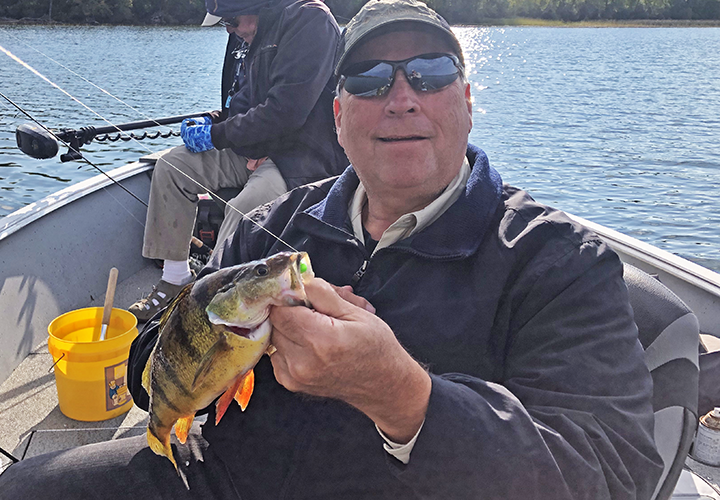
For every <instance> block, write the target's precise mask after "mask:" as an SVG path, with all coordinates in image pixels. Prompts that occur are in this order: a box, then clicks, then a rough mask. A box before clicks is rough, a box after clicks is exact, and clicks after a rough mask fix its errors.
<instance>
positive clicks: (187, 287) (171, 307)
mask: <svg viewBox="0 0 720 500" xmlns="http://www.w3.org/2000/svg"><path fill="white" fill-rule="evenodd" d="M194 284H195V282H194V281H191V282H190V283H188V284H187V285H185V286H184V287H183V289H182V290H180V293H179V294H178V296H177V297H175V298H174V299H173V301H172V302H170V304H169V305H168V306H167V308H166V309H165V312H164V313H163V314H162V316H160V328H162V327H163V325H164V324H165V323H167V320H168V318H169V317H170V315H171V314H172V312H173V311H174V310H175V308H176V307H177V305H178V304H179V303H180V301H181V300H183V299H184V298H185V297H186V296H188V295H190V291H191V290H192V287H193V285H194Z"/></svg>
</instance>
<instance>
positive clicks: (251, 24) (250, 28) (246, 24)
mask: <svg viewBox="0 0 720 500" xmlns="http://www.w3.org/2000/svg"><path fill="white" fill-rule="evenodd" d="M258 19H259V16H256V15H246V16H237V17H235V19H234V22H235V23H237V26H236V27H234V28H233V27H232V26H226V27H225V29H226V30H227V32H228V33H235V35H236V36H239V37H240V38H242V39H243V40H245V41H246V42H247V43H252V41H253V38H255V33H257V27H258Z"/></svg>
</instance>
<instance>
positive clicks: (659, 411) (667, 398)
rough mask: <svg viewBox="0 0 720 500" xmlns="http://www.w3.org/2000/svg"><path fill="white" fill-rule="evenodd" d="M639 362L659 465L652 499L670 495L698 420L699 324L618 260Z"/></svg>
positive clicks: (658, 287)
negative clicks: (649, 397)
mask: <svg viewBox="0 0 720 500" xmlns="http://www.w3.org/2000/svg"><path fill="white" fill-rule="evenodd" d="M624 267H625V270H624V278H625V282H626V283H627V286H628V292H629V296H630V304H631V305H632V308H633V312H634V314H635V323H636V324H637V326H638V333H639V337H640V342H641V343H642V345H643V348H644V349H645V363H646V364H647V366H648V368H649V370H650V373H651V375H652V379H653V386H654V390H653V410H654V412H655V444H656V446H657V448H658V452H659V453H660V455H661V456H662V459H663V462H664V469H663V473H662V476H661V477H660V481H659V482H658V485H657V487H656V488H655V493H654V494H653V497H652V498H653V500H667V499H669V498H670V497H671V495H672V493H673V489H674V488H675V484H676V483H677V481H678V478H679V477H680V473H681V472H682V468H683V465H684V464H685V458H686V456H687V454H688V451H689V450H690V446H691V444H692V441H693V438H694V436H695V430H696V427H697V422H698V415H697V408H698V377H699V368H698V348H699V345H700V328H699V324H698V320H697V317H696V316H695V314H694V313H693V312H692V311H691V310H690V308H689V307H688V306H687V305H686V304H685V303H684V302H683V301H682V300H681V299H680V298H679V297H678V296H677V295H675V294H674V293H673V292H672V291H670V289H669V288H667V287H666V286H665V285H663V284H662V283H661V282H660V281H659V280H657V279H656V278H654V277H652V276H650V275H649V274H647V273H645V272H644V271H641V270H640V269H638V268H636V267H634V266H631V265H629V264H624Z"/></svg>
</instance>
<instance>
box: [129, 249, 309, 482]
mask: <svg viewBox="0 0 720 500" xmlns="http://www.w3.org/2000/svg"><path fill="white" fill-rule="evenodd" d="M312 277H313V272H312V268H311V266H310V258H309V257H308V255H307V253H305V252H299V253H290V252H285V253H279V254H275V255H273V256H271V257H268V258H266V259H262V260H257V261H253V262H248V263H246V264H242V265H239V266H234V267H229V268H225V269H221V270H219V271H217V272H215V273H213V274H210V275H208V276H205V277H204V278H202V279H200V280H198V281H196V282H194V283H191V284H189V285H188V286H187V287H185V288H184V289H183V290H182V292H180V295H179V296H178V297H177V298H176V299H175V300H174V301H173V303H172V304H170V306H169V307H168V309H167V310H166V311H165V314H164V315H163V317H162V319H161V320H160V334H159V338H158V341H157V344H155V348H154V349H153V352H152V354H151V355H150V358H149V359H148V362H147V365H146V366H145V370H144V371H143V377H142V384H143V387H144V388H145V390H146V391H147V393H148V394H149V395H150V408H149V411H150V421H149V423H148V430H147V440H148V444H149V445H150V448H151V449H152V450H153V451H154V452H155V453H156V454H158V455H162V456H165V457H167V458H168V459H169V460H170V461H171V462H172V463H173V465H175V468H176V469H177V463H176V462H175V459H174V458H173V454H172V448H171V447H170V432H171V430H172V428H173V425H174V426H175V435H176V436H177V438H178V440H179V441H180V442H181V443H184V442H185V440H186V439H187V435H188V432H189V431H190V426H191V425H192V422H193V419H194V418H195V413H196V412H197V411H198V410H201V409H203V408H205V407H207V406H208V405H209V404H210V403H212V402H213V401H214V400H215V399H216V398H217V397H218V396H220V398H219V399H218V400H217V402H216V403H215V407H216V413H215V424H216V425H217V423H218V422H220V419H221V418H222V416H223V415H224V414H225V410H227V408H228V406H229V405H230V403H231V401H232V400H233V399H235V400H236V401H237V402H238V404H239V405H240V407H241V408H242V409H243V411H244V410H245V407H246V406H247V404H248V401H249V400H250V396H251V395H252V391H253V387H254V380H255V378H254V375H253V368H254V367H255V365H256V364H257V362H258V361H259V360H260V358H261V357H262V355H263V354H264V353H265V352H266V351H267V349H268V346H269V345H270V333H271V331H272V325H271V324H270V320H269V319H268V315H269V314H270V306H272V305H306V306H309V305H310V304H309V303H308V301H307V297H306V295H305V288H304V286H303V280H307V279H309V278H312ZM221 395H222V396H221Z"/></svg>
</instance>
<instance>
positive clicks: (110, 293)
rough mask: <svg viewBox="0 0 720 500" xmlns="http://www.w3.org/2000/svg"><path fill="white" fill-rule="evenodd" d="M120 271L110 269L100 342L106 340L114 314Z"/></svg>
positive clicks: (114, 268)
mask: <svg viewBox="0 0 720 500" xmlns="http://www.w3.org/2000/svg"><path fill="white" fill-rule="evenodd" d="M117 277H118V270H117V268H116V267H113V268H112V269H110V276H109V277H108V286H107V292H105V305H104V306H103V319H102V328H101V330H100V340H105V335H106V334H107V328H108V324H110V315H111V314H112V306H113V302H114V301H115V286H116V285H117Z"/></svg>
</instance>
